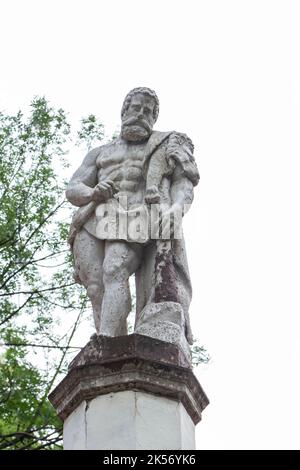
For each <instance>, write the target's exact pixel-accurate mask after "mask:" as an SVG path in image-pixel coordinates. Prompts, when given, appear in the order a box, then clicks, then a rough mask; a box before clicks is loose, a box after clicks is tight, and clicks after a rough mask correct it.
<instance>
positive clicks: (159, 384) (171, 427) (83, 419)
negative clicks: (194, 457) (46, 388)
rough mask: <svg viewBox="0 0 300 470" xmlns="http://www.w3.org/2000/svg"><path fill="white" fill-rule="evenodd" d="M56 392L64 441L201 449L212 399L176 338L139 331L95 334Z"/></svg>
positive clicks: (79, 445)
mask: <svg viewBox="0 0 300 470" xmlns="http://www.w3.org/2000/svg"><path fill="white" fill-rule="evenodd" d="M49 400H50V401H51V403H52V405H53V406H54V407H55V409H56V411H57V413H58V415H59V417H60V418H61V419H62V420H63V421H64V449H66V450H70V449H74V450H75V449H79V450H88V449H94V450H100V449H101V450H136V449H140V450H151V449H153V450H154V449H158V450H167V449H174V450H175V449H176V450H180V449H194V448H195V426H196V424H197V423H198V422H199V421H200V420H201V413H202V411H203V410H204V408H205V407H206V406H207V404H208V399H207V397H206V395H205V393H204V391H203V390H202V388H201V386H200V384H199V382H198V380H197V379H196V377H195V376H194V374H193V372H192V370H191V368H190V365H189V361H188V360H187V358H186V356H185V355H184V354H183V353H182V351H181V349H180V348H178V347H177V346H176V345H174V344H171V343H167V342H165V341H161V340H158V339H153V338H150V337H147V336H143V335H139V334H132V335H128V336H121V337H117V338H110V337H103V336H98V337H97V336H96V335H94V336H93V337H92V338H91V340H90V341H89V343H88V344H87V345H86V346H85V347H84V348H83V349H82V350H81V351H80V353H79V354H78V355H77V356H76V357H75V359H74V360H73V361H72V362H71V364H70V366H69V371H68V374H67V376H66V377H65V378H64V379H63V380H62V382H61V383H60V384H59V385H58V386H57V387H56V389H55V390H54V391H53V392H52V393H51V394H50V396H49Z"/></svg>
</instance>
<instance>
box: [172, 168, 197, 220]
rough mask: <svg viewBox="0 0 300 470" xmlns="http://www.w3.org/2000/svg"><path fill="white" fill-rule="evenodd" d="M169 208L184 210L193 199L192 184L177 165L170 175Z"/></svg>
mask: <svg viewBox="0 0 300 470" xmlns="http://www.w3.org/2000/svg"><path fill="white" fill-rule="evenodd" d="M170 196H171V203H172V206H171V209H173V210H179V209H180V210H182V211H184V212H186V211H187V210H188V208H189V206H190V205H191V204H192V202H193V199H194V186H193V183H192V182H191V181H190V179H189V178H188V177H187V176H186V175H185V173H184V172H183V170H182V169H181V168H180V167H179V166H178V165H177V166H176V168H175V170H174V173H173V175H172V181H171V188H170Z"/></svg>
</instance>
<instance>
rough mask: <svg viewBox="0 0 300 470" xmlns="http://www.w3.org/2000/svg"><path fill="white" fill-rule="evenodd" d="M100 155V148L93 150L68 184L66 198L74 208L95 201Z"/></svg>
mask: <svg viewBox="0 0 300 470" xmlns="http://www.w3.org/2000/svg"><path fill="white" fill-rule="evenodd" d="M99 153H100V148H99V147H98V148H96V149H93V150H91V151H90V152H89V153H88V154H87V155H86V157H85V158H84V160H83V162H82V164H81V165H80V167H79V168H78V170H76V171H75V173H74V175H73V176H72V178H71V181H70V183H69V184H68V187H67V190H66V198H67V199H68V201H70V202H71V204H73V205H74V206H77V207H81V206H85V205H86V204H88V203H89V202H91V201H92V200H93V194H94V188H95V186H96V184H97V165H96V159H97V157H98V155H99Z"/></svg>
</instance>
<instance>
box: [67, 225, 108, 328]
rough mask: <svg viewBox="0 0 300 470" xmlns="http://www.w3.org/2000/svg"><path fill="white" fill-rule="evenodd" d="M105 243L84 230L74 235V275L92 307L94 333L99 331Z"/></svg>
mask: <svg viewBox="0 0 300 470" xmlns="http://www.w3.org/2000/svg"><path fill="white" fill-rule="evenodd" d="M104 244H105V242H104V241H102V240H98V239H97V238H95V237H93V235H91V234H90V233H88V232H87V231H86V230H85V229H82V230H80V232H78V234H77V235H76V238H75V241H74V246H73V254H74V261H75V269H76V274H77V275H78V276H79V278H80V281H81V282H82V284H83V285H84V287H85V288H86V291H87V294H88V296H89V299H90V301H91V303H92V307H93V315H94V322H95V327H96V331H97V333H98V334H99V331H100V319H101V305H102V299H103V291H104V287H103V272H102V266H103V260H104V247H105V245H104Z"/></svg>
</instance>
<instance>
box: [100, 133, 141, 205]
mask: <svg viewBox="0 0 300 470" xmlns="http://www.w3.org/2000/svg"><path fill="white" fill-rule="evenodd" d="M145 147H146V144H145V143H141V144H132V143H126V142H125V141H123V140H121V139H120V140H119V139H118V140H117V141H116V142H114V143H112V144H111V145H108V146H105V147H103V148H102V149H101V152H100V154H99V156H98V158H97V161H96V164H97V169H98V182H100V181H104V180H106V179H111V180H112V181H113V182H114V183H115V187H116V190H117V192H116V194H115V197H117V198H119V197H123V196H126V197H127V198H128V203H129V205H131V204H139V203H142V202H143V197H144V188H145V180H144V178H143V163H144V155H145Z"/></svg>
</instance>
